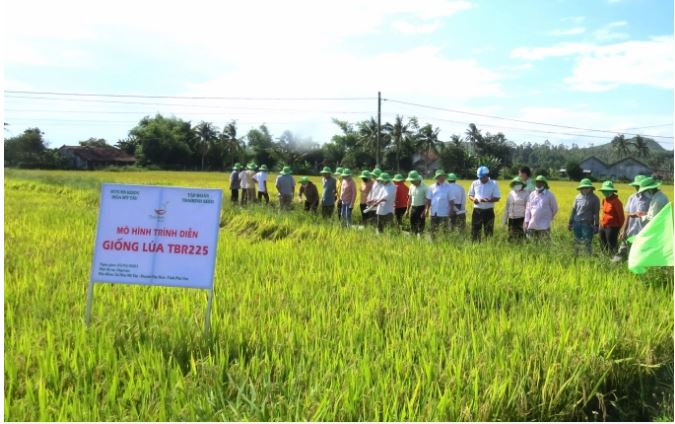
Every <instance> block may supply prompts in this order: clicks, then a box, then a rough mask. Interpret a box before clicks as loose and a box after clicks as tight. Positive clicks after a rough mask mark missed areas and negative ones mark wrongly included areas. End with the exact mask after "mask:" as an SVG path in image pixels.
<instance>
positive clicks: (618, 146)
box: [611, 134, 630, 159]
mask: <svg viewBox="0 0 675 424" xmlns="http://www.w3.org/2000/svg"><path fill="white" fill-rule="evenodd" d="M611 144H612V149H613V150H614V153H615V154H616V156H617V159H621V158H623V157H624V156H627V155H628V154H629V153H630V143H629V142H628V141H627V140H626V137H624V136H623V134H618V135H616V136H614V138H613V139H612V143H611Z"/></svg>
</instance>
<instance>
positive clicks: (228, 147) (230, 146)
mask: <svg viewBox="0 0 675 424" xmlns="http://www.w3.org/2000/svg"><path fill="white" fill-rule="evenodd" d="M221 137H222V139H223V143H224V147H225V155H226V157H228V158H229V159H230V160H229V161H230V165H233V164H234V162H235V161H236V158H237V157H238V156H239V154H240V153H241V151H242V150H243V148H244V147H243V146H242V140H240V139H239V138H237V121H230V122H229V123H228V124H226V125H225V126H224V127H223V133H222V135H221Z"/></svg>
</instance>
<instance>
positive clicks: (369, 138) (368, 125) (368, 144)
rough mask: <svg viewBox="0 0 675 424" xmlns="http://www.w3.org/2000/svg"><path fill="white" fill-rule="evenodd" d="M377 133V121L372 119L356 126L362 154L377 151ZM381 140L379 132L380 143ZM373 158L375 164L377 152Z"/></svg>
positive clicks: (377, 156)
mask: <svg viewBox="0 0 675 424" xmlns="http://www.w3.org/2000/svg"><path fill="white" fill-rule="evenodd" d="M377 131H378V127H377V121H376V120H375V118H373V117H371V118H370V119H369V120H367V121H361V122H359V123H358V124H357V132H358V135H359V141H360V143H361V148H362V149H363V151H364V152H368V153H370V152H373V151H375V150H377ZM382 139H383V137H382V132H380V141H382ZM374 156H375V162H377V158H379V152H376V154H375V155H374ZM375 165H376V166H379V165H380V164H378V163H376V164H375Z"/></svg>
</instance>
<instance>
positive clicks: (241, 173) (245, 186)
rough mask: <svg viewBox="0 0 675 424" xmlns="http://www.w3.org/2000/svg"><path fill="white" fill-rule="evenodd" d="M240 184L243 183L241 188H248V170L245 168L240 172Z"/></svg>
mask: <svg viewBox="0 0 675 424" xmlns="http://www.w3.org/2000/svg"><path fill="white" fill-rule="evenodd" d="M239 184H241V188H244V189H246V188H248V186H247V184H246V170H243V171H241V172H240V173H239Z"/></svg>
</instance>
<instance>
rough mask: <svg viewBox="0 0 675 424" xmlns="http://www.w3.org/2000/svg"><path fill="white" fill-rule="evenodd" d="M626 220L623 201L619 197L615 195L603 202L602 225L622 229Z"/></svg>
mask: <svg viewBox="0 0 675 424" xmlns="http://www.w3.org/2000/svg"><path fill="white" fill-rule="evenodd" d="M624 219H625V217H624V215H623V205H622V204H621V200H619V196H617V195H616V194H615V195H613V196H612V197H606V198H604V199H603V200H602V218H601V219H600V225H602V226H603V227H608V228H613V227H621V226H622V225H623V221H624Z"/></svg>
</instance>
